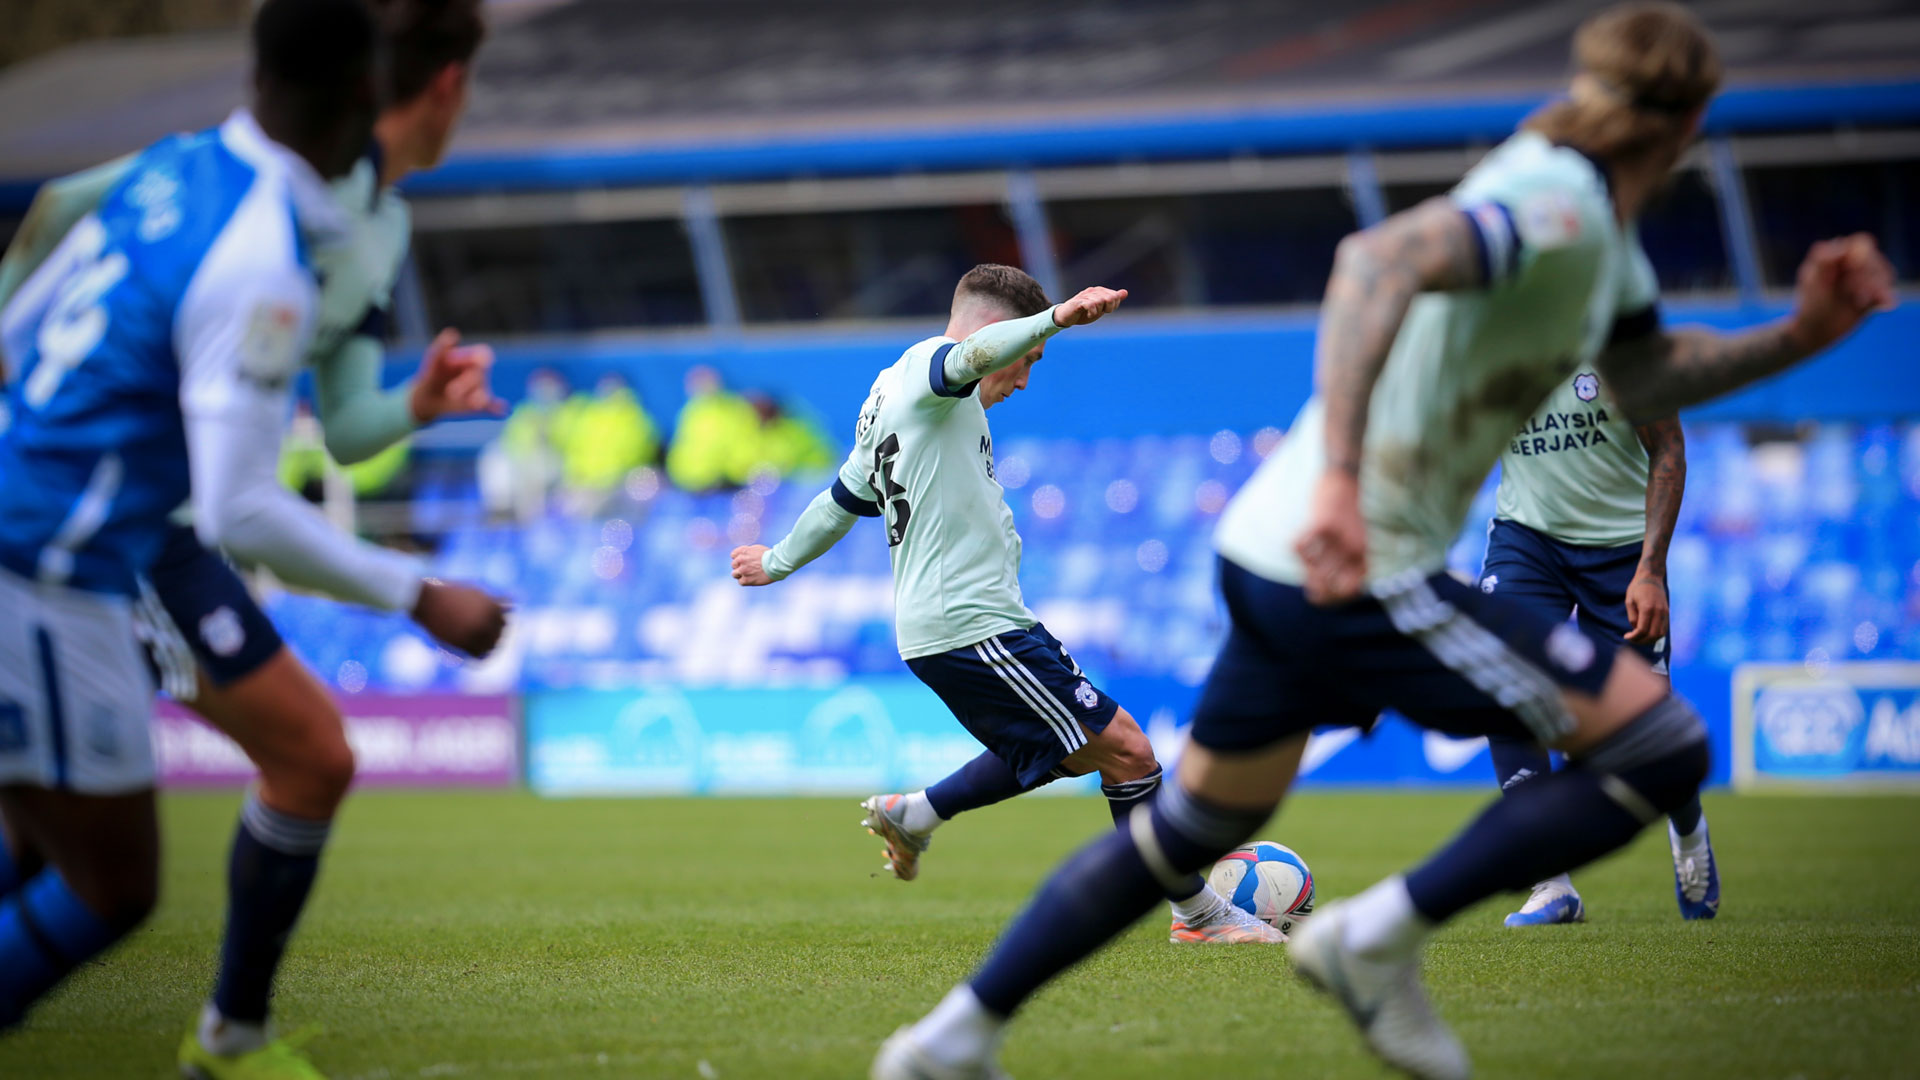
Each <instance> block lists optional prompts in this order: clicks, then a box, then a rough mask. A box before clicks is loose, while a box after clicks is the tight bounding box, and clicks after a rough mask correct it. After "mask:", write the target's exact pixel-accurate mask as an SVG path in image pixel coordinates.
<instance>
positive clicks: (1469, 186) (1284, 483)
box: [1215, 132, 1644, 584]
mask: <svg viewBox="0 0 1920 1080" xmlns="http://www.w3.org/2000/svg"><path fill="white" fill-rule="evenodd" d="M1452 197H1453V199H1454V201H1455V202H1456V203H1458V204H1459V206H1460V208H1461V210H1462V211H1463V212H1464V213H1465V214H1466V215H1467V219H1468V221H1470V222H1471V223H1472V224H1473V226H1474V228H1475V231H1476V234H1477V236H1478V239H1479V242H1480V243H1481V244H1482V245H1483V249H1484V251H1485V254H1486V269H1487V283H1486V285H1485V286H1483V287H1481V288H1477V289H1472V290H1463V291H1460V292H1452V293H1427V294H1423V295H1421V296H1419V297H1417V298H1415V300H1414V301H1413V304H1412V306H1411V307H1410V308H1409V309H1408V312H1407V316H1406V319H1405V321H1404V322H1403V323H1402V324H1401V327H1400V332H1399V334H1398V335H1397V336H1396V337H1395V338H1394V342H1393V346H1392V349H1391V351H1390V352H1389V353H1388V357H1387V362H1386V367H1385V369H1384V370H1383V371H1382V372H1381V375H1380V379H1379V382H1378V383H1376V384H1375V386H1374V390H1373V398H1372V403H1371V407H1370V411H1369V419H1368V424H1367V434H1366V441H1365V444H1364V447H1363V452H1362V458H1361V473H1360V499H1361V509H1362V512H1363V513H1364V514H1365V516H1366V520H1367V533H1368V535H1367V542H1368V552H1367V558H1368V562H1367V568H1368V581H1369V583H1372V582H1375V581H1379V580H1382V579H1384V578H1388V577H1393V576H1395V575H1399V574H1403V573H1406V572H1409V571H1419V572H1434V571H1438V570H1440V569H1442V568H1444V567H1445V565H1446V554H1447V549H1448V547H1449V546H1451V544H1452V543H1453V540H1454V537H1455V536H1456V535H1457V534H1458V533H1459V530H1460V526H1461V524H1462V523H1463V522H1464V520H1465V518H1466V515H1467V510H1468V508H1469V507H1470V506H1471V505H1472V502H1473V496H1474V493H1475V492H1476V491H1477V490H1478V489H1479V487H1480V483H1481V481H1482V480H1484V479H1485V478H1486V475H1487V470H1488V469H1490V468H1491V467H1492V465H1493V463H1494V461H1495V460H1496V459H1497V458H1498V457H1499V456H1500V454H1501V452H1502V451H1503V450H1505V449H1506V447H1507V445H1508V443H1509V442H1510V441H1511V440H1512V439H1513V438H1514V433H1515V432H1516V431H1519V430H1520V428H1521V427H1522V425H1523V424H1524V423H1525V422H1526V420H1527V418H1528V417H1530V416H1532V415H1533V413H1534V411H1535V410H1536V409H1537V408H1538V407H1539V406H1540V403H1541V402H1542V401H1543V400H1544V399H1545V398H1546V397H1547V395H1548V394H1549V393H1550V392H1551V391H1552V390H1553V389H1554V388H1555V387H1556V386H1558V385H1560V384H1561V383H1562V382H1564V381H1565V380H1568V379H1570V378H1572V377H1573V376H1574V375H1575V374H1576V373H1577V372H1579V371H1591V370H1592V364H1593V361H1594V358H1595V357H1596V356H1598V355H1599V352H1600V350H1601V348H1602V347H1603V346H1604V345H1605V344H1606V341H1607V338H1608V336H1609V334H1610V333H1611V331H1612V329H1613V325H1614V320H1615V318H1616V317H1618V316H1619V315H1620V314H1622V313H1624V312H1630V311H1633V310H1634V309H1635V308H1636V307H1637V306H1644V300H1643V299H1642V298H1640V297H1637V296H1635V295H1631V294H1629V293H1628V292H1627V291H1626V290H1625V289H1624V288H1623V283H1624V282H1626V281H1628V280H1629V275H1628V274H1627V272H1626V269H1625V268H1626V266H1627V264H1628V263H1629V262H1630V261H1631V260H1633V259H1634V258H1636V257H1640V256H1637V252H1638V243H1637V241H1635V240H1634V239H1633V238H1632V237H1631V236H1630V235H1629V234H1628V233H1627V232H1626V231H1625V230H1623V229H1622V228H1621V226H1620V225H1619V223H1618V222H1617V221H1616V220H1615V217H1614V210H1613V204H1612V202H1611V200H1610V199H1609V197H1608V193H1607V182H1606V179H1605V177H1604V176H1603V175H1602V174H1601V173H1600V171H1599V169H1598V168H1596V167H1595V165H1594V164H1593V163H1592V162H1591V161H1590V160H1588V159H1587V158H1586V157H1585V156H1584V155H1582V154H1580V153H1579V152H1578V151H1576V150H1572V149H1569V148H1566V147H1558V146H1555V145H1553V144H1552V143H1550V142H1548V141H1547V140H1546V139H1545V138H1543V137H1541V136H1539V135H1536V134H1532V133H1524V132H1523V133H1521V134H1519V135H1516V136H1514V137H1513V138H1511V139H1508V140H1507V141H1506V142H1504V143H1502V144H1501V145H1500V146H1499V147H1497V148H1495V149H1494V151H1493V152H1492V153H1490V154H1488V155H1487V157H1486V158H1485V159H1484V160H1482V161H1481V163H1480V164H1479V165H1478V166H1476V167H1475V168H1474V169H1473V171H1472V172H1470V173H1468V174H1467V177H1466V179H1464V180H1462V181H1461V182H1460V184H1459V186H1458V187H1456V188H1455V189H1454V191H1453V195H1452ZM1324 430H1325V429H1324V414H1323V410H1322V406H1321V402H1320V400H1319V398H1318V396H1317V395H1316V396H1315V397H1314V398H1313V399H1312V400H1310V401H1308V402H1307V405H1306V407H1305V408H1304V409H1302V410H1301V413H1300V416H1299V418H1298V419H1297V420H1296V421H1295V422H1294V425H1293V429H1292V431H1290V432H1289V433H1288V436H1287V439H1286V441H1285V442H1284V443H1283V444H1282V445H1281V447H1280V449H1279V450H1277V451H1275V452H1274V453H1273V455H1272V456H1271V457H1269V458H1268V459H1267V460H1266V461H1265V462H1264V463H1263V464H1262V465H1261V467H1260V469H1259V470H1258V471H1257V472H1255V473H1254V475H1253V478H1252V479H1251V480H1249V481H1248V482H1247V485H1246V487H1244V488H1243V489H1242V490H1241V491H1240V493H1239V494H1238V495H1237V496H1235V497H1234V499H1233V501H1232V503H1230V504H1229V505H1228V507H1227V510H1226V512H1225V513H1224V514H1223V515H1222V517H1221V521H1220V528H1219V531H1218V533H1217V535H1216V538H1215V542H1216V546H1217V547H1218V549H1219V551H1220V553H1221V554H1222V555H1225V556H1226V557H1227V558H1229V559H1231V560H1233V561H1234V562H1236V563H1238V564H1240V565H1241V566H1243V567H1245V568H1246V569H1248V570H1250V571H1252V572H1253V573H1256V574H1259V575H1260V576H1262V577H1265V578H1268V579H1269V580H1273V581H1278V582H1283V583H1289V584H1300V583H1301V582H1303V581H1304V579H1305V572H1304V570H1303V568H1302V567H1301V565H1300V561H1299V559H1298V557H1297V556H1296V555H1295V554H1294V551H1293V545H1294V542H1295V539H1296V538H1297V536H1298V535H1299V533H1300V531H1301V530H1302V529H1303V528H1304V527H1305V524H1306V519H1307V513H1308V504H1309V501H1310V499H1311V497H1312V493H1313V490H1314V487H1315V485H1316V484H1317V483H1318V481H1319V478H1320V476H1321V474H1322V472H1324V470H1325V467H1326V447H1325V439H1324Z"/></svg>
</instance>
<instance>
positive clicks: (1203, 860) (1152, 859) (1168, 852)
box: [1127, 783, 1273, 888]
mask: <svg viewBox="0 0 1920 1080" xmlns="http://www.w3.org/2000/svg"><path fill="white" fill-rule="evenodd" d="M1272 814H1273V807H1271V806H1269V807H1265V808H1262V809H1259V810H1246V809H1241V808H1236V807H1229V806H1221V805H1219V804H1217V803H1213V802H1209V801H1208V800H1206V799H1205V798H1203V797H1201V796H1198V795H1194V794H1192V793H1190V792H1188V791H1187V790H1186V789H1184V788H1182V787H1181V786H1180V785H1179V784H1177V783H1174V784H1163V785H1161V788H1160V794H1159V795H1158V796H1157V797H1156V798H1155V799H1154V800H1153V807H1152V809H1151V811H1150V812H1149V813H1146V814H1139V813H1136V814H1134V815H1133V816H1132V817H1131V818H1129V819H1128V825H1127V828H1128V829H1129V830H1130V831H1131V833H1132V835H1133V842H1134V846H1135V847H1136V848H1137V849H1138V850H1139V852H1140V857H1141V859H1142V860H1143V861H1144V862H1145V863H1146V864H1147V869H1149V870H1151V871H1152V872H1153V874H1154V876H1155V877H1156V878H1159V879H1160V882H1161V884H1163V885H1166V886H1167V887H1169V888H1174V887H1178V886H1180V885H1182V884H1184V883H1185V882H1186V881H1188V880H1189V877H1190V875H1192V874H1195V873H1198V872H1199V871H1200V870H1202V869H1204V868H1206V867H1208V866H1211V865H1213V863H1214V861H1215V860H1217V859H1218V858H1220V856H1222V855H1225V854H1226V853H1227V852H1229V851H1232V850H1233V849H1234V848H1236V847H1238V846H1239V845H1241V844H1243V843H1245V842H1246V841H1247V840H1248V839H1250V838H1251V837H1252V836H1253V834H1254V832H1255V831H1257V830H1258V829H1259V828H1260V826H1261V825H1264V824H1265V823H1266V820H1267V818H1269V817H1271V816H1272Z"/></svg>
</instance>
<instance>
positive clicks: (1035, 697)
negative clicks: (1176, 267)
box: [733, 265, 1285, 944]
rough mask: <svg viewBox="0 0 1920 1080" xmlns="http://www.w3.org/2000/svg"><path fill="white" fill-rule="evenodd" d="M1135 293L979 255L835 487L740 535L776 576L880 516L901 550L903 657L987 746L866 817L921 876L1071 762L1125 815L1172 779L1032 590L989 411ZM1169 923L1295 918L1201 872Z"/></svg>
mask: <svg viewBox="0 0 1920 1080" xmlns="http://www.w3.org/2000/svg"><path fill="white" fill-rule="evenodd" d="M1126 296H1127V294H1126V292H1125V291H1124V290H1122V291H1120V292H1115V291H1113V290H1111V289H1100V288H1093V289H1088V290H1086V291H1084V292H1082V293H1080V294H1079V295H1078V296H1075V297H1073V298H1072V299H1070V300H1068V301H1066V302H1065V303H1063V304H1059V305H1057V306H1056V305H1053V304H1049V303H1048V302H1047V297H1046V293H1044V292H1043V291H1041V289H1040V285H1039V283H1038V282H1036V281H1034V280H1033V278H1031V277H1029V276H1027V274H1026V273H1025V272H1024V271H1021V270H1016V269H1014V268H1013V267H1010V266H997V265H986V266H976V267H974V268H973V269H972V270H969V271H968V272H967V274H966V276H964V277H962V278H961V279H960V284H959V286H958V287H957V288H956V289H955V290H954V294H953V309H952V313H951V315H950V317H949V319H948V322H947V329H946V333H944V334H943V335H941V336H939V337H932V338H928V339H927V340H925V341H922V342H920V343H919V344H918V345H915V346H913V347H912V348H910V349H908V350H907V351H906V353H905V354H904V355H902V356H901V357H900V359H899V360H898V361H896V362H895V363H894V365H893V366H892V367H889V368H887V369H886V370H885V371H883V372H881V373H880V377H879V378H877V379H875V380H874V381H873V389H872V390H870V391H869V392H868V395H867V401H866V404H865V405H864V406H862V407H861V410H860V420H859V423H858V425H857V426H856V428H855V432H854V446H853V449H852V451H851V452H850V453H849V454H848V455H847V461H846V464H845V465H843V466H841V468H840V476H839V478H838V479H837V480H835V481H834V484H833V487H832V488H831V489H830V490H828V491H825V492H822V493H821V494H820V495H819V496H818V497H816V498H815V499H814V500H813V503H812V504H811V505H809V506H808V507H807V509H806V511H805V512H804V513H802V514H801V515H800V520H799V521H798V522H797V523H796V524H795V525H794V527H793V531H792V533H790V534H789V535H788V536H787V538H786V539H784V540H782V541H781V542H780V543H779V544H778V545H776V546H774V547H773V548H771V549H768V548H766V547H764V546H761V545H757V544H756V545H752V546H747V547H740V548H735V549H734V552H733V576H734V578H735V579H736V580H738V581H739V582H740V583H741V584H742V585H767V584H770V583H772V582H775V581H779V580H780V579H782V578H784V577H786V576H787V575H789V574H791V573H793V572H794V571H795V570H797V569H799V568H800V567H802V566H805V565H806V564H807V563H809V562H812V561H813V560H814V559H817V558H819V557H820V556H821V555H823V554H825V553H826V551H827V549H829V548H831V547H832V546H833V545H834V544H836V543H838V542H839V541H840V538H841V537H843V536H845V535H846V534H847V531H848V530H849V529H851V528H853V523H854V522H855V521H856V520H857V519H858V518H861V517H877V518H882V519H883V520H884V522H885V524H886V528H887V545H888V547H889V548H890V549H891V555H892V559H893V583H894V585H893V593H894V622H895V624H896V625H895V630H896V632H897V635H898V637H899V639H900V640H899V645H900V656H901V658H902V659H904V660H905V661H906V662H907V667H909V668H910V669H912V671H913V673H914V674H915V675H917V676H919V678H920V681H922V682H924V683H926V684H927V685H928V686H929V687H931V688H932V689H933V692H934V693H936V694H939V695H940V700H942V701H944V702H946V704H947V707H948V708H950V709H952V710H953V715H954V716H955V717H957V718H959V720H960V723H961V724H962V725H964V726H965V727H966V729H967V730H968V731H969V732H970V733H972V735H973V737H974V738H976V739H978V740H980V742H981V743H982V744H983V745H984V746H986V748H987V752H986V753H984V754H981V755H980V756H979V757H977V758H975V759H974V760H972V761H970V762H968V763H967V764H966V765H963V766H961V767H960V770H959V771H958V772H956V773H954V774H953V775H952V776H949V777H947V778H946V779H945V780H942V781H940V782H939V783H937V784H935V785H933V786H932V787H930V788H928V789H926V790H925V791H918V792H914V793H912V794H910V795H876V796H874V797H873V798H871V799H868V800H867V801H866V802H864V803H862V804H861V805H862V808H863V809H865V810H866V811H867V818H866V820H865V821H863V822H862V824H864V825H866V826H867V827H868V828H869V829H871V830H872V831H873V832H874V833H875V834H877V835H879V836H880V837H881V838H882V839H884V840H885V841H886V844H887V868H888V869H889V870H891V871H892V872H893V874H894V876H895V877H898V878H900V879H901V880H903V881H911V880H913V878H914V877H915V876H917V874H918V873H919V863H920V855H921V853H922V852H924V851H925V850H926V849H927V844H928V842H929V839H930V838H931V836H932V834H933V830H934V829H935V828H937V827H939V826H940V825H941V824H942V823H943V822H945V821H946V820H947V819H949V818H952V817H953V816H954V815H956V814H959V813H962V812H964V811H967V810H974V809H978V808H979V807H982V806H988V805H991V804H993V803H997V802H1002V801H1004V800H1007V799H1011V798H1013V797H1014V796H1015V795H1018V794H1020V793H1022V792H1025V791H1031V790H1033V789H1034V788H1037V787H1040V786H1041V785H1043V784H1046V783H1048V782H1050V781H1052V780H1055V779H1058V778H1060V777H1063V776H1082V775H1085V774H1086V773H1088V772H1098V773H1099V774H1100V780H1101V791H1102V793H1104V794H1105V795H1106V797H1107V800H1108V805H1109V806H1110V808H1111V809H1112V811H1113V819H1114V821H1115V822H1116V823H1123V822H1125V821H1126V820H1127V815H1128V814H1129V813H1130V812H1131V811H1133V810H1134V809H1135V808H1136V807H1138V806H1140V805H1142V804H1144V803H1145V802H1146V801H1147V800H1148V799H1149V798H1150V797H1151V796H1152V795H1153V793H1154V791H1156V790H1157V789H1158V788H1159V786H1160V775H1161V772H1160V764H1159V762H1157V761H1155V760H1154V756H1153V745H1152V744H1151V743H1149V742H1148V741H1147V737H1146V733H1145V732H1142V731H1141V730H1140V725H1139V724H1137V723H1135V722H1134V719H1133V717H1132V716H1130V715H1128V714H1127V711H1126V710H1125V709H1122V708H1121V707H1120V706H1119V705H1118V704H1117V703H1116V702H1115V701H1114V700H1113V699H1112V698H1110V697H1108V696H1107V695H1105V694H1104V693H1101V692H1100V691H1099V690H1098V689H1097V688H1096V687H1094V685H1093V683H1092V682H1090V681H1089V680H1088V679H1087V677H1086V676H1085V675H1084V674H1082V673H1081V671H1080V666H1079V665H1078V664H1076V663H1074V662H1073V657H1072V656H1070V655H1068V653H1067V650H1066V647H1065V646H1063V645H1061V644H1060V642H1059V640H1058V639H1057V638H1055V637H1054V636H1053V635H1052V634H1049V633H1047V628H1046V627H1044V626H1042V625H1040V621H1039V620H1038V619H1036V618H1034V616H1033V613H1032V612H1031V611H1028V610H1027V606H1026V603H1025V602H1024V601H1023V600H1022V599H1021V596H1020V535H1019V533H1017V532H1015V531H1014V528H1013V511H1011V510H1009V509H1008V508H1007V502H1006V496H1005V493H1004V492H1003V491H1002V490H1001V488H1000V483H999V481H998V480H996V479H995V478H994V475H993V437H992V436H991V435H990V434H988V432H987V410H988V409H989V408H992V407H993V406H994V405H997V404H999V403H1000V402H1002V401H1005V400H1006V399H1007V398H1008V397H1010V396H1011V395H1013V394H1014V393H1015V392H1017V391H1020V390H1024V389H1026V386H1027V379H1028V377H1029V376H1030V375H1031V373H1032V371H1033V365H1034V364H1035V363H1037V362H1038V361H1039V359H1040V354H1041V352H1042V351H1043V350H1044V349H1045V347H1046V342H1047V339H1048V338H1050V337H1052V336H1053V335H1055V334H1057V333H1059V332H1060V331H1061V330H1063V329H1065V328H1066V327H1069V326H1083V325H1085V324H1087V323H1091V322H1093V321H1095V320H1097V319H1099V318H1100V317H1101V316H1103V315H1106V314H1108V313H1109V312H1111V311H1113V310H1114V309H1115V308H1116V307H1119V306H1120V302H1121V301H1122V300H1124V299H1126ZM1166 895H1167V896H1168V897H1169V898H1170V899H1171V901H1172V904H1173V912H1174V919H1173V931H1172V938H1173V940H1174V941H1177V942H1192V943H1208V944H1241V943H1276V942H1279V941H1283V940H1285V938H1284V937H1283V936H1282V935H1281V934H1280V932H1279V931H1278V930H1276V929H1274V928H1273V927H1271V926H1269V925H1267V924H1266V923H1264V922H1261V921H1260V920H1258V919H1256V918H1254V917H1253V916H1251V915H1249V914H1247V913H1246V912H1244V911H1242V910H1240V909H1239V908H1237V907H1234V906H1233V905H1232V904H1230V903H1228V902H1227V901H1226V900H1224V899H1222V898H1221V897H1220V895H1219V894H1218V893H1215V892H1214V891H1213V889H1212V888H1211V887H1210V886H1208V885H1207V883H1206V881H1205V880H1204V879H1202V878H1201V877H1199V876H1198V875H1196V874H1189V875H1186V876H1185V877H1183V878H1181V879H1180V880H1179V881H1176V882H1170V883H1169V884H1168V885H1167V887H1166Z"/></svg>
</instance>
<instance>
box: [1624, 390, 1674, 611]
mask: <svg viewBox="0 0 1920 1080" xmlns="http://www.w3.org/2000/svg"><path fill="white" fill-rule="evenodd" d="M1634 432H1635V434H1637V435H1638V436H1639V437H1640V443H1641V445H1643V446H1645V447H1646V448H1647V536H1646V540H1645V542H1644V543H1643V544H1642V545H1641V547H1640V565H1639V566H1637V567H1635V568H1634V572H1633V580H1632V581H1631V582H1630V583H1628V585H1627V595H1626V603H1627V620H1628V621H1629V622H1630V623H1632V624H1633V625H1632V627H1631V629H1629V630H1628V632H1627V640H1628V641H1632V642H1635V643H1636V644H1639V643H1644V644H1652V643H1653V642H1656V641H1658V640H1660V639H1661V638H1663V637H1666V636H1667V626H1668V620H1669V613H1668V611H1667V548H1668V546H1669V545H1670V544H1672V542H1673V530H1674V527H1675V526H1676V525H1677V524H1678V523H1679V521H1680V499H1681V497H1682V495H1683V494H1684V493H1685V491H1686V488H1687V437H1686V433H1685V432H1684V431H1682V430H1681V427H1680V418H1679V417H1669V418H1667V419H1665V420H1656V421H1654V422H1653V423H1651V424H1643V425H1641V426H1640V427H1637V428H1635V429H1634Z"/></svg>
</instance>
